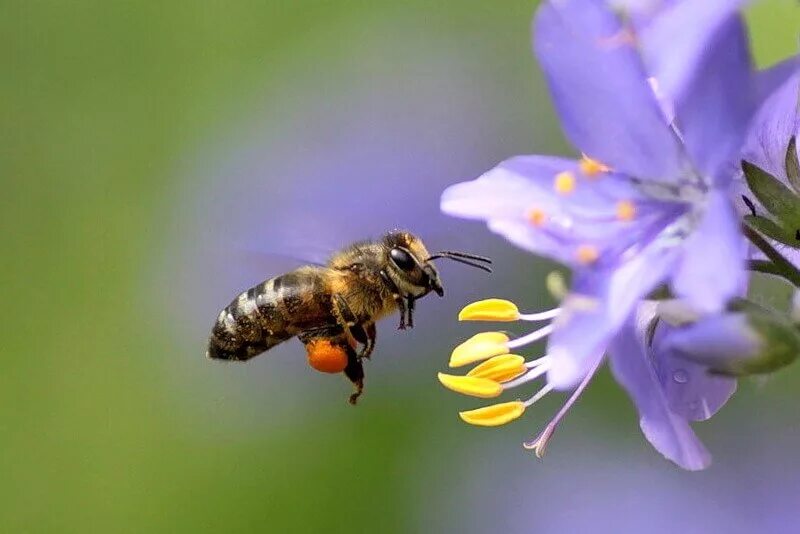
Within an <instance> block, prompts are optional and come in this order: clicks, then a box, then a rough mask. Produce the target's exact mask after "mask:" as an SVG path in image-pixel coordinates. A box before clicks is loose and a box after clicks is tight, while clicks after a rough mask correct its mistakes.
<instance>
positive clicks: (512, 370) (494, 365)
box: [467, 354, 528, 382]
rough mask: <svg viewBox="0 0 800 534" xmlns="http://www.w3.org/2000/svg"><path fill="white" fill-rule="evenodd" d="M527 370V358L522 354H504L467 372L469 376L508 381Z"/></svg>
mask: <svg viewBox="0 0 800 534" xmlns="http://www.w3.org/2000/svg"><path fill="white" fill-rule="evenodd" d="M527 370H528V367H527V366H526V364H525V358H523V357H522V356H517V355H516V354H502V355H500V356H495V357H494V358H490V359H488V360H486V361H485V362H483V363H481V364H480V365H477V366H476V367H474V368H473V369H472V370H470V372H469V373H467V376H474V377H476V378H488V379H489V380H494V381H495V382H506V381H508V380H512V379H514V378H516V377H518V376H519V375H521V374H523V373H525V372H526V371H527Z"/></svg>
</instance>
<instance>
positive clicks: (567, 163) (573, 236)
mask: <svg viewBox="0 0 800 534" xmlns="http://www.w3.org/2000/svg"><path fill="white" fill-rule="evenodd" d="M563 172H568V173H570V174H571V176H572V177H573V179H574V180H575V182H574V189H573V190H572V191H571V192H569V193H568V194H564V193H558V192H557V191H556V188H555V186H554V184H555V180H556V176H557V175H559V173H563ZM621 202H626V203H628V204H630V205H634V206H635V212H636V215H635V216H634V218H633V219H630V220H626V219H620V218H619V217H618V215H617V211H618V209H619V204H620V203H621ZM441 208H442V211H443V212H444V213H447V214H450V215H455V216H459V217H465V218H470V219H479V220H485V221H487V222H488V225H489V228H490V229H491V230H492V231H494V232H496V233H499V234H501V235H503V236H504V237H506V239H508V240H510V241H511V242H512V243H514V244H516V245H517V246H520V247H522V248H524V249H525V250H529V251H531V252H534V253H536V254H540V255H544V256H548V257H550V258H553V259H555V260H557V261H560V262H562V263H565V264H567V265H574V266H577V265H580V261H579V255H578V250H579V249H580V247H582V246H587V245H590V246H592V247H594V249H595V250H596V251H597V253H598V256H600V257H601V258H602V259H601V260H600V261H599V262H598V263H602V262H604V261H605V262H616V261H617V260H616V256H617V255H619V254H621V253H622V252H623V251H625V250H626V249H628V248H629V247H630V246H632V245H633V244H634V243H636V242H638V241H639V240H641V239H644V238H645V237H646V236H648V235H651V234H653V233H654V232H657V231H659V230H660V229H661V228H663V227H665V226H666V225H668V224H669V223H671V222H672V220H674V219H675V218H676V217H677V216H678V215H679V214H680V213H682V211H683V210H685V209H686V207H685V206H684V205H682V204H675V203H668V202H661V201H656V200H653V199H651V198H648V197H646V196H645V195H644V194H643V193H642V191H641V189H640V188H638V187H637V186H636V183H635V182H634V181H633V180H631V179H629V178H628V177H627V176H624V175H620V174H617V173H612V172H609V173H604V174H603V175H602V176H594V177H587V176H585V175H583V174H582V173H581V171H580V169H579V166H578V162H576V161H574V160H568V159H564V158H556V157H547V156H517V157H514V158H511V159H509V160H506V161H504V162H502V163H501V164H499V165H498V166H497V167H495V168H494V169H491V170H490V171H488V172H486V173H485V174H484V175H483V176H481V177H480V178H478V179H476V180H472V181H469V182H463V183H460V184H455V185H452V186H450V187H448V188H447V189H446V190H445V192H444V193H443V194H442V199H441ZM534 212H538V213H539V215H540V216H541V217H542V218H543V220H542V221H541V222H539V223H534V222H533V221H532V219H531V214H532V213H534Z"/></svg>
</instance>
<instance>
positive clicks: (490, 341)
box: [450, 332, 508, 367]
mask: <svg viewBox="0 0 800 534" xmlns="http://www.w3.org/2000/svg"><path fill="white" fill-rule="evenodd" d="M506 343H508V336H507V335H505V334H503V333H502V332H482V333H480V334H475V335H474V336H472V337H471V338H469V339H468V340H466V341H465V342H463V343H462V344H461V345H459V346H457V347H456V348H454V349H453V352H452V354H450V367H461V366H462V365H467V364H470V363H473V362H477V361H480V360H485V359H487V358H491V357H492V356H499V355H500V354H508V346H507V345H506Z"/></svg>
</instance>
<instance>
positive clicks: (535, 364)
mask: <svg viewBox="0 0 800 534" xmlns="http://www.w3.org/2000/svg"><path fill="white" fill-rule="evenodd" d="M549 361H550V356H542V357H541V358H536V359H535V360H531V361H529V362H526V363H525V367H527V368H528V369H533V368H534V367H539V366H540V365H543V364H545V363H547V362H549Z"/></svg>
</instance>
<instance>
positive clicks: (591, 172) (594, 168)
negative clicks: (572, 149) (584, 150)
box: [578, 154, 611, 178]
mask: <svg viewBox="0 0 800 534" xmlns="http://www.w3.org/2000/svg"><path fill="white" fill-rule="evenodd" d="M578 167H580V169H581V172H582V173H583V174H585V175H586V176H588V177H589V178H594V177H596V176H599V175H600V174H603V173H604V172H608V171H610V170H611V169H610V168H609V167H607V166H606V165H603V164H602V163H600V162H599V161H597V160H595V159H592V158H590V157H589V156H587V155H586V154H583V156H582V157H581V161H580V162H579V163H578Z"/></svg>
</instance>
